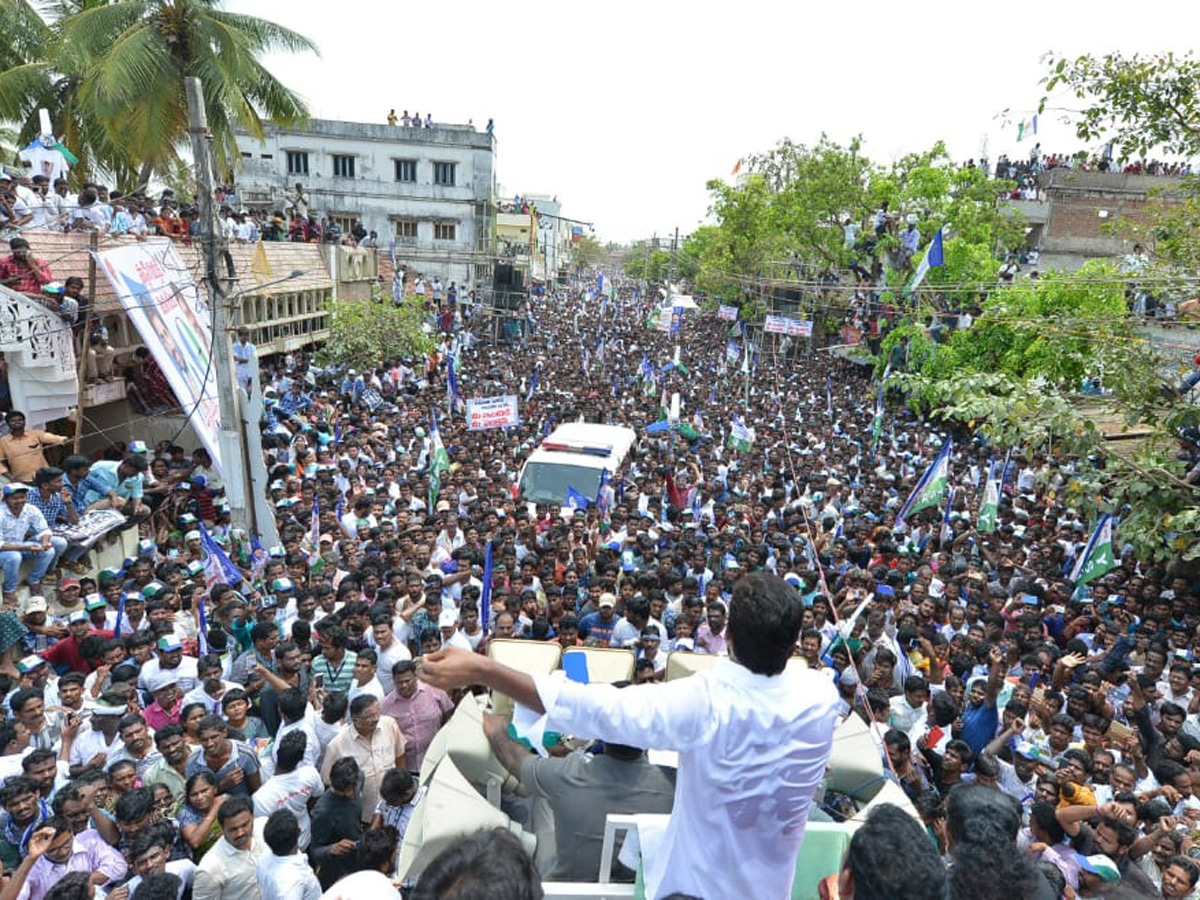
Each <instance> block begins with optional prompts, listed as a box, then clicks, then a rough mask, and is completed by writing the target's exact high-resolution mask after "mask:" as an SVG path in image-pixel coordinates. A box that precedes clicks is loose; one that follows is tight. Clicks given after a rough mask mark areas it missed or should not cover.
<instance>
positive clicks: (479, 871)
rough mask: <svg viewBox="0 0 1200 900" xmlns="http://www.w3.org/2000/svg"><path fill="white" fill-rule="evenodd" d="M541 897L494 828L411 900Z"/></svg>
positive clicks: (437, 862) (510, 838) (448, 860)
mask: <svg viewBox="0 0 1200 900" xmlns="http://www.w3.org/2000/svg"><path fill="white" fill-rule="evenodd" d="M781 583H782V582H781ZM798 621H799V619H798V618H797V622H798ZM798 630H799V625H798V624H797V631H798ZM794 639H795V635H793V640H794ZM541 897H542V882H541V876H539V875H538V871H537V868H536V867H535V866H534V865H533V860H532V859H530V858H529V855H528V854H527V853H526V852H525V848H524V847H522V846H521V842H520V841H519V840H518V839H517V837H516V835H514V834H513V833H512V832H510V831H508V830H507V829H503V828H494V829H492V830H491V831H477V832H475V834H472V835H470V836H468V837H466V838H463V839H462V840H459V841H457V842H455V843H454V844H452V845H451V846H449V847H447V848H446V849H445V850H443V851H442V852H441V853H439V854H438V855H437V856H436V857H434V858H433V860H432V861H431V862H430V863H429V865H428V866H427V867H426V868H425V871H424V872H423V873H421V878H420V880H419V881H417V887H416V890H415V891H413V895H412V900H541Z"/></svg>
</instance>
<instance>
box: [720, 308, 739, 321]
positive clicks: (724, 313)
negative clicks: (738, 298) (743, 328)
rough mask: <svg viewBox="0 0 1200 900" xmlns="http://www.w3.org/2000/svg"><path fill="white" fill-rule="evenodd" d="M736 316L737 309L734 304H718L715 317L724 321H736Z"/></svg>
mask: <svg viewBox="0 0 1200 900" xmlns="http://www.w3.org/2000/svg"><path fill="white" fill-rule="evenodd" d="M737 317H738V309H737V307H736V306H720V307H718V308H717V318H718V319H724V320H725V321H726V322H736V321H737Z"/></svg>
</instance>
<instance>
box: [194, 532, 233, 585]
mask: <svg viewBox="0 0 1200 900" xmlns="http://www.w3.org/2000/svg"><path fill="white" fill-rule="evenodd" d="M199 528H200V548H201V549H202V550H203V551H204V575H205V579H206V580H207V581H208V583H209V585H213V584H238V583H240V582H241V580H242V573H241V572H239V571H238V567H237V566H235V565H234V564H233V561H232V560H231V559H230V558H229V556H228V554H226V553H225V551H224V550H222V549H221V547H220V545H219V544H218V543H217V542H216V541H214V540H213V539H212V535H210V534H209V533H208V529H207V528H205V527H204V525H203V523H201V524H200V525H199Z"/></svg>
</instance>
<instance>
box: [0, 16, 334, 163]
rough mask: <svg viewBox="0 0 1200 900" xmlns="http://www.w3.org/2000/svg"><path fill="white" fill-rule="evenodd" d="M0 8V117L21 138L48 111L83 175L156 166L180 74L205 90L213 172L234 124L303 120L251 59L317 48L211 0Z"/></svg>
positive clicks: (232, 153)
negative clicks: (18, 131) (41, 111)
mask: <svg viewBox="0 0 1200 900" xmlns="http://www.w3.org/2000/svg"><path fill="white" fill-rule="evenodd" d="M0 4H2V6H0V9H2V10H3V12H4V13H5V15H4V16H3V18H0V50H3V49H8V48H11V49H12V51H13V52H12V53H11V54H9V55H5V56H2V57H0V59H2V60H4V62H3V63H0V65H2V66H3V68H2V69H0V119H4V120H7V121H11V122H16V123H18V124H19V125H20V128H21V137H22V139H23V140H28V139H30V138H31V137H33V135H34V134H36V133H37V131H38V124H37V110H38V108H40V107H44V108H46V109H48V110H49V111H50V115H51V120H52V122H53V125H54V128H55V132H56V133H57V134H59V135H61V136H63V137H65V142H66V144H67V146H68V147H70V148H71V149H72V150H73V151H74V152H75V154H76V155H77V156H79V157H80V158H81V159H83V160H84V161H85V166H84V168H83V169H82V170H81V171H84V172H87V171H89V170H90V171H101V170H102V171H106V172H109V173H111V174H113V175H114V176H116V177H119V178H122V179H126V178H129V176H130V173H131V172H134V171H136V172H137V175H138V180H139V183H141V184H145V183H146V181H147V180H148V179H149V177H150V176H151V175H152V174H154V173H156V172H162V171H165V170H166V168H168V167H169V166H170V164H171V163H172V161H174V160H176V159H177V158H178V155H179V154H178V151H179V148H180V146H181V145H182V143H183V140H184V138H185V137H186V134H187V120H188V114H187V99H186V95H185V92H184V81H183V80H184V78H185V77H187V76H196V77H198V78H199V79H200V80H201V83H202V84H203V86H204V96H205V103H206V106H207V111H208V121H209V125H210V127H211V129H212V132H213V138H214V140H213V151H214V155H215V157H216V161H217V165H218V167H219V168H228V166H229V164H230V163H231V162H232V161H233V160H235V159H237V150H236V143H235V141H234V130H235V129H237V128H243V129H245V130H247V131H249V132H250V133H251V134H254V135H256V136H261V134H262V123H263V119H264V118H266V119H273V120H277V121H281V122H291V121H295V120H298V119H302V118H304V117H305V116H307V109H306V108H305V106H304V103H303V102H302V101H301V100H300V98H299V96H298V95H297V94H295V93H294V92H292V91H291V90H289V89H288V88H287V87H286V86H284V85H283V84H282V83H281V82H280V81H279V80H278V79H277V78H276V77H275V76H274V75H273V74H272V73H271V72H270V71H269V70H268V69H267V68H266V66H264V65H263V64H262V62H261V60H260V58H261V57H262V56H263V55H264V54H266V53H269V52H275V51H289V52H300V51H313V52H315V51H316V47H315V45H314V44H313V43H312V42H311V41H310V40H309V39H308V38H306V37H303V36H302V35H300V34H297V33H296V32H294V31H292V30H290V29H287V28H284V27H283V26H281V25H277V24H275V23H274V22H270V21H268V20H266V19H260V18H257V17H255V16H247V15H242V14H238V13H231V12H227V11H225V10H222V9H221V8H220V2H219V0H58V2H56V3H53V4H51V5H49V6H48V7H47V9H46V18H45V19H43V18H42V16H41V15H39V13H38V10H37V9H36V8H35V7H34V5H33V4H32V3H31V2H30V0H0Z"/></svg>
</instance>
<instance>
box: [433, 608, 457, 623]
mask: <svg viewBox="0 0 1200 900" xmlns="http://www.w3.org/2000/svg"><path fill="white" fill-rule="evenodd" d="M457 624H458V613H456V612H455V611H454V610H452V609H450V608H449V607H447V608H446V609H443V610H442V611H441V612H440V613H438V628H453V627H454V626H456V625H457Z"/></svg>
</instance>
